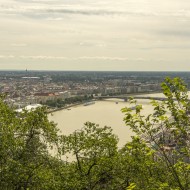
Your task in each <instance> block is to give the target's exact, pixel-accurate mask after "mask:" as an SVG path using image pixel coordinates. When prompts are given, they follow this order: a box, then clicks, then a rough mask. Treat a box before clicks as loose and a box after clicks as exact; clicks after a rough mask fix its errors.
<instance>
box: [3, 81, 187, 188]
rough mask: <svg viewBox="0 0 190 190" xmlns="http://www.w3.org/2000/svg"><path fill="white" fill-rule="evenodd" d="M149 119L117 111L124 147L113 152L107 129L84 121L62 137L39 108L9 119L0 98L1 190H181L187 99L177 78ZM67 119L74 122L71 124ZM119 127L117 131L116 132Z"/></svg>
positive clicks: (184, 176)
mask: <svg viewBox="0 0 190 190" xmlns="http://www.w3.org/2000/svg"><path fill="white" fill-rule="evenodd" d="M162 89H163V93H164V95H165V96H166V98H167V99H166V100H165V101H160V102H159V101H154V100H153V101H152V106H153V108H154V109H153V110H154V111H153V113H151V114H150V115H148V116H144V115H142V114H141V110H142V109H143V108H142V106H141V105H139V104H137V102H136V101H135V100H133V99H132V98H131V99H130V103H131V104H134V106H135V110H132V109H131V108H123V109H122V112H123V114H124V121H125V123H126V127H130V128H131V130H133V131H134V134H135V135H134V136H133V137H132V140H131V142H128V143H126V145H124V146H123V147H122V148H118V146H117V143H118V138H117V136H116V135H114V134H113V133H112V129H111V128H110V127H107V126H105V127H103V128H101V127H99V126H98V125H97V124H94V123H90V122H88V123H85V124H84V127H83V128H82V129H81V130H78V131H75V132H74V133H73V134H70V135H68V136H66V135H64V134H61V133H60V132H59V130H58V128H57V127H56V125H55V124H54V123H53V122H50V121H49V120H48V117H47V111H46V108H45V107H42V108H38V109H36V110H34V111H30V112H28V111H26V110H23V112H22V113H17V112H15V111H14V110H12V109H11V108H9V107H8V106H7V105H6V104H5V103H4V100H3V97H2V98H1V100H0V189H2V190H104V189H105V190H189V189H190V116H189V114H190V101H189V99H188V94H187V88H186V85H185V84H184V82H183V81H182V80H181V79H179V78H174V79H170V78H167V79H165V81H164V82H163V83H162ZM73 119H75V118H73ZM118 127H119V126H118Z"/></svg>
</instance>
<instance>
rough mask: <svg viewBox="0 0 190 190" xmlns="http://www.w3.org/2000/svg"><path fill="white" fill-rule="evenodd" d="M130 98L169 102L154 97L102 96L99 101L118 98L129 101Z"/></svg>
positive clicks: (163, 98) (162, 98)
mask: <svg viewBox="0 0 190 190" xmlns="http://www.w3.org/2000/svg"><path fill="white" fill-rule="evenodd" d="M129 97H133V98H134V99H145V100H147V99H148V100H158V101H164V100H167V98H165V97H152V96H132V95H118V96H100V97H98V98H97V99H99V100H102V99H111V98H118V99H123V100H125V101H128V99H129Z"/></svg>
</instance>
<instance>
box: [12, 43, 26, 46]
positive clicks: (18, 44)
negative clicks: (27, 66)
mask: <svg viewBox="0 0 190 190" xmlns="http://www.w3.org/2000/svg"><path fill="white" fill-rule="evenodd" d="M11 46H12V47H26V46H27V44H24V43H13V44H11Z"/></svg>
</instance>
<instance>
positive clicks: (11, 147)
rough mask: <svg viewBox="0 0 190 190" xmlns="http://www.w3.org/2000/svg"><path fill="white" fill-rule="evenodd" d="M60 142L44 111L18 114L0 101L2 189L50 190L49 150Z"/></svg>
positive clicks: (0, 172)
mask: <svg viewBox="0 0 190 190" xmlns="http://www.w3.org/2000/svg"><path fill="white" fill-rule="evenodd" d="M57 142H58V135H57V128H56V127H55V125H54V124H53V123H52V122H49V121H48V118H47V114H45V108H38V109H36V110H35V111H31V112H27V111H26V110H24V111H23V112H22V113H17V112H15V111H14V110H12V109H10V108H9V107H8V106H7V105H6V104H5V103H4V102H3V100H0V176H1V178H0V187H1V188H2V189H15V190H21V189H23V190H25V189H40V187H41V188H43V189H47V188H46V187H48V184H50V182H51V181H52V180H51V167H52V164H50V162H51V160H52V156H51V154H50V151H49V150H50V149H51V148H53V147H55V146H56V145H57Z"/></svg>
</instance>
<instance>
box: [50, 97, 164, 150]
mask: <svg viewBox="0 0 190 190" xmlns="http://www.w3.org/2000/svg"><path fill="white" fill-rule="evenodd" d="M148 96H150V94H149V95H148ZM152 96H154V97H158V96H159V97H161V96H162V94H154V95H152ZM116 102H117V103H116ZM138 104H142V106H143V114H145V115H147V114H148V113H151V112H152V110H153V109H152V106H151V104H150V100H138ZM126 106H127V107H130V106H131V105H129V103H128V102H124V101H123V100H120V99H109V100H105V101H96V103H95V104H92V105H88V106H84V105H78V106H75V107H72V108H70V109H69V110H68V109H64V110H60V111H57V112H54V113H52V114H49V119H50V120H51V121H54V122H55V123H57V126H58V128H59V129H60V130H61V132H62V133H63V134H66V135H68V134H71V133H72V132H74V131H75V130H80V129H81V128H82V127H83V126H84V123H85V122H87V121H90V122H94V123H97V124H99V125H100V126H105V125H106V126H110V127H111V128H112V129H113V133H114V134H116V135H117V136H118V137H119V144H118V146H119V147H121V146H123V145H124V144H125V143H126V142H128V141H130V140H131V136H132V135H133V132H132V131H131V130H130V128H129V127H128V126H126V125H125V122H124V121H123V118H124V114H123V113H122V112H121V109H122V108H124V107H126Z"/></svg>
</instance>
